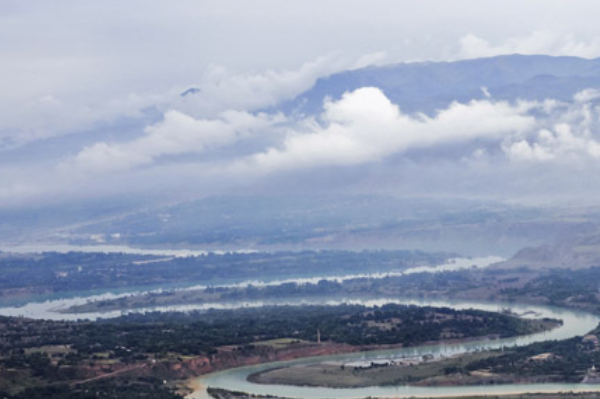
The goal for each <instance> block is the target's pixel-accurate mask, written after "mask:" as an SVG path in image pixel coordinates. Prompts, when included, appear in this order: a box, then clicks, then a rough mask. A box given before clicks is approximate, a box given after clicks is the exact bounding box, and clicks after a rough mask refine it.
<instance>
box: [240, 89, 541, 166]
mask: <svg viewBox="0 0 600 399" xmlns="http://www.w3.org/2000/svg"><path fill="white" fill-rule="evenodd" d="M531 107H532V104H528V103H517V104H514V105H513V104H509V103H507V102H491V101H487V100H486V101H472V102H470V103H467V104H460V103H453V104H451V105H450V107H449V108H447V109H445V110H442V111H439V112H438V113H437V115H435V116H434V117H428V116H426V115H417V116H411V115H406V114H403V113H402V112H401V111H400V109H399V108H398V107H397V106H396V105H395V104H393V103H392V102H391V101H390V100H389V99H388V98H387V97H386V96H385V94H383V93H382V92H381V90H379V89H378V88H372V87H365V88H361V89H358V90H356V91H353V92H350V93H346V94H344V95H343V97H342V98H341V99H340V100H339V101H336V102H327V103H326V104H325V107H324V108H325V109H324V112H323V115H322V116H321V120H320V121H314V120H313V121H310V120H309V121H305V124H304V129H305V130H304V131H291V132H289V134H288V135H287V137H286V139H285V140H284V142H283V145H282V146H280V147H271V148H269V149H267V150H265V151H264V152H261V153H258V154H255V155H254V156H252V157H251V158H250V159H249V160H247V161H246V162H249V163H250V164H252V165H254V166H255V167H258V168H259V169H262V170H265V171H277V170H282V169H297V168H307V167H315V166H322V165H356V164H361V163H366V162H374V161H379V160H382V159H383V158H385V157H387V156H389V155H392V154H396V153H399V152H403V151H406V150H409V149H414V148H426V147H435V146H439V145H442V144H447V143H455V142H466V141H469V140H474V139H484V140H490V139H493V140H500V139H503V138H505V137H506V136H507V135H519V134H522V133H523V132H526V131H528V130H530V129H532V128H533V127H534V126H535V118H534V117H532V116H529V115H528V114H527V113H528V111H529V110H530V109H531Z"/></svg>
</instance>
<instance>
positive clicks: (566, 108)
mask: <svg viewBox="0 0 600 399" xmlns="http://www.w3.org/2000/svg"><path fill="white" fill-rule="evenodd" d="M597 99H598V91H597V90H595V89H587V90H583V91H581V92H579V93H577V94H576V95H575V96H574V102H573V103H571V104H562V105H557V104H554V106H552V107H543V106H541V107H540V109H541V110H545V112H546V113H547V114H546V117H545V118H540V119H539V120H538V129H536V130H535V131H534V132H532V134H530V135H529V136H528V137H524V138H520V139H518V140H515V141H512V142H511V141H510V140H507V141H505V142H504V143H503V150H504V152H505V154H506V155H507V157H508V158H510V159H511V160H516V161H528V162H558V163H562V164H564V163H567V162H570V163H572V162H576V163H579V162H586V161H589V160H592V161H595V160H600V108H599V107H598V106H597V105H595V104H594V101H595V100H597Z"/></svg>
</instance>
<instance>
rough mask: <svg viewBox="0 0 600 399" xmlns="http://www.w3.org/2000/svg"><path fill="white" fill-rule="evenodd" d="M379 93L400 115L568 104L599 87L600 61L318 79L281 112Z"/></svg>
mask: <svg viewBox="0 0 600 399" xmlns="http://www.w3.org/2000/svg"><path fill="white" fill-rule="evenodd" d="M365 86H373V87H378V88H380V89H381V90H382V91H383V92H384V93H385V94H386V95H387V96H388V98H389V99H390V100H391V101H392V102H394V103H395V104H398V105H399V106H400V108H401V109H402V110H403V111H404V112H408V113H413V112H424V113H428V114H431V113H433V112H435V110H436V109H441V108H445V107H447V106H448V104H450V103H451V102H453V101H459V102H468V101H470V100H473V99H483V98H485V97H486V94H485V93H484V90H483V89H482V88H486V90H487V91H488V92H489V93H490V94H491V96H492V97H493V98H494V99H497V100H514V99H516V98H521V99H526V100H542V99H546V98H554V99H557V100H562V101H567V100H571V99H572V97H573V95H574V94H575V93H577V92H579V91H581V90H583V89H587V88H600V59H593V60H588V59H583V58H577V57H551V56H541V55H539V56H538V55H535V56H530V55H506V56H498V57H493V58H482V59H473V60H465V61H455V62H418V63H402V64H394V65H387V66H372V67H367V68H362V69H357V70H352V71H346V72H341V73H337V74H334V75H331V76H328V77H324V78H321V79H319V80H317V82H316V83H315V85H314V86H313V87H312V88H311V89H310V90H308V91H306V92H304V93H302V94H300V95H299V96H297V97H296V98H294V99H293V100H291V101H288V102H285V103H284V104H282V106H281V107H280V109H281V110H283V111H285V112H288V113H294V112H295V113H305V114H315V113H318V112H319V111H320V110H321V108H322V104H323V101H324V100H325V99H326V98H331V99H334V100H335V99H339V98H340V97H341V96H342V94H343V93H344V92H347V91H352V90H355V89H357V88H360V87H365Z"/></svg>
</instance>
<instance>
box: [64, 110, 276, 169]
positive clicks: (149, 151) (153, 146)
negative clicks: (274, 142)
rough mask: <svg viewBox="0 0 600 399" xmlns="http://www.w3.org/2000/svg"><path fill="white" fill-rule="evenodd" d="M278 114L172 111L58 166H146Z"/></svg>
mask: <svg viewBox="0 0 600 399" xmlns="http://www.w3.org/2000/svg"><path fill="white" fill-rule="evenodd" d="M281 120H282V117H281V116H280V115H276V116H267V115H265V114H258V115H252V114H249V113H246V112H237V111H228V112H225V113H223V114H222V115H221V116H220V118H218V119H195V118H193V117H191V116H189V115H186V114H183V113H181V112H179V111H176V110H171V111H168V112H167V113H165V116H164V120H162V121H161V122H159V123H157V124H155V125H152V126H149V127H147V128H146V129H145V135H144V136H143V137H140V138H138V139H136V140H133V141H129V142H124V143H112V144H108V143H104V142H100V143H96V144H94V145H92V146H90V147H86V148H84V149H83V150H82V151H81V152H79V153H78V154H77V155H76V156H75V158H74V159H72V160H70V161H68V162H66V163H63V164H62V165H61V168H62V169H71V168H74V169H75V170H77V171H83V172H91V173H104V172H111V171H121V170H127V169H132V168H135V167H138V166H142V165H148V164H151V163H153V162H154V161H156V160H157V159H159V158H160V157H163V156H168V155H181V154H199V153H202V152H204V151H206V150H210V149H215V148H218V147H221V146H224V145H228V144H233V143H234V142H236V141H237V140H239V139H241V138H243V137H244V136H246V135H247V134H249V133H251V132H254V131H257V130H260V129H263V128H266V127H268V126H271V125H273V124H274V123H277V122H280V121H281Z"/></svg>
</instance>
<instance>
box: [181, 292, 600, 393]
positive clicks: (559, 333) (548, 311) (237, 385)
mask: <svg viewBox="0 0 600 399" xmlns="http://www.w3.org/2000/svg"><path fill="white" fill-rule="evenodd" d="M357 302H360V303H363V304H365V305H367V306H369V305H380V304H382V303H386V302H396V303H406V304H414V305H420V306H447V307H452V308H455V309H469V308H471V309H480V310H488V311H494V310H498V309H499V308H504V307H508V308H510V309H511V310H512V311H513V312H516V313H519V314H523V315H525V316H524V317H551V318H556V319H561V320H563V325H562V326H560V327H558V328H556V329H554V330H551V331H548V332H544V333H538V334H532V335H528V336H521V337H514V338H506V339H501V340H492V341H480V342H467V343H455V344H440V345H430V346H420V347H411V348H401V349H393V350H385V351H373V352H362V353H352V354H345V355H334V356H323V357H318V358H308V359H297V360H293V361H286V362H276V363H268V364H261V365H257V366H250V367H241V368H236V369H231V370H226V371H222V372H218V373H213V374H209V375H206V376H203V377H202V378H199V379H198V383H199V384H198V385H199V386H200V387H206V386H211V387H217V388H224V389H229V390H235V391H243V392H248V393H252V394H257V395H273V396H283V397H293V398H305V399H321V398H342V399H348V398H365V397H369V396H373V397H436V396H437V397H439V396H464V395H478V394H486V395H490V394H508V393H523V392H564V391H599V392H600V385H582V384H572V383H565V384H529V385H521V384H504V385H492V386H462V387H412V386H376V387H363V388H350V389H343V388H324V387H297V386H287V385H263V384H255V383H251V382H249V381H247V380H246V378H247V376H248V375H249V374H252V373H255V372H259V371H264V370H266V369H270V368H273V367H282V366H291V365H299V364H311V363H317V362H322V361H344V362H349V361H366V360H368V361H371V360H383V359H390V358H397V357H403V356H405V357H415V356H423V355H433V356H434V357H441V356H452V355H456V354H461V353H467V352H473V351H479V350H486V349H497V348H502V347H511V346H523V345H528V344H531V343H534V342H542V341H547V340H560V339H567V338H572V337H575V336H580V335H584V334H586V333H587V332H589V331H590V330H592V329H594V328H595V327H596V326H597V325H598V323H599V322H600V318H599V317H597V316H595V315H591V314H589V313H583V312H578V311H574V310H567V309H562V308H555V307H548V306H533V305H520V304H513V303H494V304H490V303H479V302H453V301H424V300H398V299H390V300H386V299H380V300H371V301H357ZM205 397H206V391H205V389H203V388H200V389H198V390H197V391H196V392H195V393H193V394H191V395H189V396H188V399H200V398H205Z"/></svg>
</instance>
